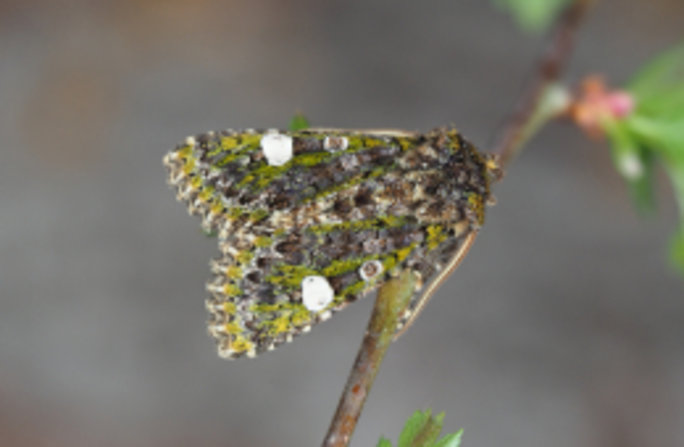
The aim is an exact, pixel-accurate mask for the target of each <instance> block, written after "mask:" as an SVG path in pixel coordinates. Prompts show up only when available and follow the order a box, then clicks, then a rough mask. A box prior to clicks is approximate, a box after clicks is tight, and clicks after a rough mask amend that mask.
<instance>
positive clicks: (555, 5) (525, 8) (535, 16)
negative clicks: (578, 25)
mask: <svg viewBox="0 0 684 447" xmlns="http://www.w3.org/2000/svg"><path fill="white" fill-rule="evenodd" d="M492 1H493V2H494V4H495V5H496V6H497V7H499V8H501V9H503V10H505V11H507V12H508V13H510V14H511V15H512V16H513V18H514V19H515V21H516V22H517V23H518V25H519V26H520V27H521V28H523V29H524V30H525V31H529V32H540V31H543V30H545V29H546V28H547V27H548V26H549V24H550V23H551V22H553V20H554V19H555V18H556V16H557V15H558V13H559V12H560V10H561V9H562V8H563V7H564V6H565V5H567V4H568V3H570V0H492Z"/></svg>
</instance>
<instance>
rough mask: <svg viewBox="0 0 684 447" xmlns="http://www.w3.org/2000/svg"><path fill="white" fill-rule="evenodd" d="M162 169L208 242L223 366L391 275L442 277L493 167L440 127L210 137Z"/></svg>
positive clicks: (468, 230) (483, 198)
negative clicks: (214, 250) (214, 245)
mask: <svg viewBox="0 0 684 447" xmlns="http://www.w3.org/2000/svg"><path fill="white" fill-rule="evenodd" d="M164 163H165V165H166V166H167V167H168V171H169V177H168V182H169V184H170V185H172V186H173V187H175V188H176V190H177V192H178V199H179V200H181V201H183V202H185V203H186V204H187V205H188V209H189V212H190V213H191V214H194V215H198V216H200V217H201V218H202V227H203V228H204V229H205V230H207V231H212V232H216V233H217V234H218V241H219V248H220V251H221V256H220V257H218V258H217V259H215V260H213V261H212V262H211V270H212V274H213V276H212V279H211V280H210V281H209V282H208V284H207V290H208V292H209V294H210V297H209V299H208V300H207V301H206V307H207V309H208V310H209V313H210V318H209V323H208V324H209V332H210V333H211V335H212V336H213V337H214V338H215V339H216V341H217V344H218V352H219V355H221V356H222V357H226V358H236V357H241V356H248V357H253V356H255V355H257V354H259V353H261V352H263V351H266V350H271V349H273V348H274V347H276V346H277V345H279V344H281V343H283V342H286V341H290V340H292V337H294V336H295V335H298V334H301V333H303V332H308V331H309V330H310V329H311V327H312V326H313V325H315V324H316V323H318V322H320V321H323V320H326V319H328V318H329V317H330V316H331V315H332V314H333V313H335V312H337V311H339V310H341V309H343V308H344V307H345V306H347V305H348V304H349V303H351V302H353V301H356V300H357V299H358V298H359V297H361V296H363V295H364V294H366V293H368V292H370V291H371V290H373V289H375V288H376V287H378V286H379V285H381V284H382V283H383V282H384V281H385V280H387V279H388V278H389V277H391V276H394V275H397V274H398V272H399V271H401V270H402V269H405V268H408V269H410V270H411V271H413V272H414V274H415V275H416V276H417V277H418V279H419V281H418V284H419V285H420V286H422V284H425V283H426V282H427V281H428V280H430V279H431V278H433V277H434V276H435V274H437V273H438V272H440V271H442V272H444V270H446V269H448V270H451V269H452V268H453V267H455V266H456V265H457V264H458V261H460V258H461V257H462V256H463V254H464V252H465V249H466V248H467V246H469V245H470V243H471V242H472V239H473V238H474V235H475V234H476V233H477V230H478V228H479V227H480V226H481V225H482V223H483V221H484V212H485V211H484V209H485V203H486V202H487V200H488V199H489V198H490V193H489V183H490V178H491V174H492V172H493V171H492V170H493V169H494V163H493V161H492V159H490V158H488V157H486V156H483V155H481V154H480V153H479V152H478V151H477V150H476V149H475V148H474V147H473V146H472V145H471V144H469V143H468V142H467V141H466V140H464V139H463V138H462V137H461V135H460V134H459V133H458V132H457V131H456V130H454V129H452V128H438V129H435V130H433V131H430V132H428V133H425V134H419V133H411V132H405V131H372V130H369V131H350V130H339V129H338V130H336V129H307V130H301V131H296V132H286V131H277V130H267V131H256V130H244V131H232V130H227V131H221V132H209V133H206V134H202V135H197V136H195V137H189V138H188V139H187V140H186V141H185V142H184V143H182V144H180V145H179V146H178V147H177V148H176V149H175V150H174V151H172V152H170V153H168V154H167V155H166V157H165V158H164ZM443 276H444V275H443V274H442V275H438V281H439V282H441V279H443V278H442V277H443ZM428 290H429V293H432V291H433V290H434V287H431V288H429V289H428ZM424 302H425V300H424V299H421V298H420V296H418V295H416V297H414V299H413V300H412V303H411V305H410V306H409V309H408V310H407V311H406V314H405V315H404V316H403V319H402V321H401V323H400V327H401V325H403V324H404V323H406V321H407V320H408V319H409V318H411V315H412V313H413V312H415V311H417V310H419V308H420V307H422V304H423V303H424Z"/></svg>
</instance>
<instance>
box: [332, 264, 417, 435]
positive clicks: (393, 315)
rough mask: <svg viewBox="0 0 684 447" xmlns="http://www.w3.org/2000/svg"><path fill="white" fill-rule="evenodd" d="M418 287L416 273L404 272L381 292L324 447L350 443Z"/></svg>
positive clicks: (384, 286) (385, 285)
mask: <svg viewBox="0 0 684 447" xmlns="http://www.w3.org/2000/svg"><path fill="white" fill-rule="evenodd" d="M414 286H415V277H414V275H413V273H412V272H410V271H404V272H403V273H402V274H401V275H399V276H398V277H397V278H394V279H392V280H390V281H388V282H387V283H385V284H384V285H383V286H382V287H381V288H380V290H379V291H378V298H377V299H376V300H375V307H374V308H373V313H372V314H371V318H370V321H369V322H368V329H367V330H366V335H365V336H364V337H363V342H362V343H361V347H360V348H359V353H358V354H357V355H356V360H355V361H354V366H353V367H352V370H351V372H350V373H349V377H348V378H347V384H346V385H345V387H344V391H343V392H342V396H341V397H340V402H339V404H338V405H337V411H336V412H335V416H333V420H332V422H331V424H330V428H329V429H328V434H327V435H326V436H325V439H324V440H323V447H333V446H334V447H343V446H346V445H347V444H348V443H349V439H350V438H351V435H352V433H353V432H354V428H355V427H356V421H357V420H358V419H359V415H360V414H361V410H362V409H363V404H364V402H365V401H366V396H368V392H369V391H370V389H371V386H372V385H373V380H374V379H375V375H376V374H377V373H378V370H379V369H380V365H381V364H382V359H383V358H384V357H385V353H386V352H387V348H389V346H390V345H391V344H392V339H393V338H394V333H395V331H396V329H397V321H399V316H400V315H401V313H402V312H403V311H404V309H406V306H407V305H408V303H409V301H410V299H411V296H412V295H413V293H414V290H415V288H414Z"/></svg>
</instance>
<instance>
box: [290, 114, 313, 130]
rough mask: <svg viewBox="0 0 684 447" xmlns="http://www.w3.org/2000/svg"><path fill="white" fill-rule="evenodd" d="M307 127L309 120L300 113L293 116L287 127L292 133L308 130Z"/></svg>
mask: <svg viewBox="0 0 684 447" xmlns="http://www.w3.org/2000/svg"><path fill="white" fill-rule="evenodd" d="M309 127H310V126H309V120H308V119H306V117H305V116H304V114H302V113H297V114H296V115H295V116H293V117H292V120H291V121H290V126H289V128H290V130H291V131H292V132H296V131H298V130H302V129H308V128H309Z"/></svg>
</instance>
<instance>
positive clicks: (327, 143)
mask: <svg viewBox="0 0 684 447" xmlns="http://www.w3.org/2000/svg"><path fill="white" fill-rule="evenodd" d="M348 146H349V140H347V137H337V136H335V137H325V139H324V140H323V149H325V150H326V151H329V152H337V151H343V150H345V149H346V148H347V147H348Z"/></svg>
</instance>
